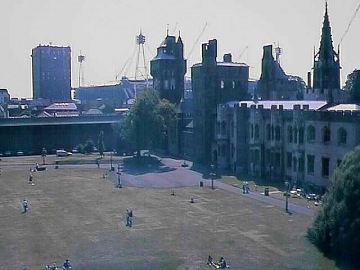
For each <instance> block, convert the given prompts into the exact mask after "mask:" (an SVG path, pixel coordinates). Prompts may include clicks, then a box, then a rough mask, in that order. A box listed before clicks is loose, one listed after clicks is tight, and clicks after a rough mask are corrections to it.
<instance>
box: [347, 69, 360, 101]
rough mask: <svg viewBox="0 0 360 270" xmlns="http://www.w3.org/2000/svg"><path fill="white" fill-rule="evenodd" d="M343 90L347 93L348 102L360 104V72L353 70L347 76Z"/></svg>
mask: <svg viewBox="0 0 360 270" xmlns="http://www.w3.org/2000/svg"><path fill="white" fill-rule="evenodd" d="M344 90H345V91H347V92H348V95H349V101H350V102H360V70H354V71H353V72H352V73H350V74H349V75H348V76H347V80H346V82H345V86H344Z"/></svg>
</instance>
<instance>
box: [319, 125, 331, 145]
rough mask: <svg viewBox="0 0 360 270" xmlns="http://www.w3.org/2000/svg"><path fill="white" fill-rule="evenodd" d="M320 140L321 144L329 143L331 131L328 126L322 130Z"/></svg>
mask: <svg viewBox="0 0 360 270" xmlns="http://www.w3.org/2000/svg"><path fill="white" fill-rule="evenodd" d="M321 133H322V140H323V143H329V142H330V139H331V131H330V128H329V127H328V126H325V127H323V128H322V132H321Z"/></svg>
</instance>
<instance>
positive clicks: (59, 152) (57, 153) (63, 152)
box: [56, 149, 72, 157]
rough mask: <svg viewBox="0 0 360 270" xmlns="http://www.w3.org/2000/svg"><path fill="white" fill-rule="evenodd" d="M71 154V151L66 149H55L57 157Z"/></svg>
mask: <svg viewBox="0 0 360 270" xmlns="http://www.w3.org/2000/svg"><path fill="white" fill-rule="evenodd" d="M71 155H72V153H71V152H67V151H65V150H62V149H59V150H56V156H57V157H67V156H71Z"/></svg>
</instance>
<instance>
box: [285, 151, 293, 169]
mask: <svg viewBox="0 0 360 270" xmlns="http://www.w3.org/2000/svg"><path fill="white" fill-rule="evenodd" d="M286 166H287V168H288V169H291V167H292V154H291V152H287V153H286Z"/></svg>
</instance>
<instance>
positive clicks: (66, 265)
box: [63, 259, 71, 270]
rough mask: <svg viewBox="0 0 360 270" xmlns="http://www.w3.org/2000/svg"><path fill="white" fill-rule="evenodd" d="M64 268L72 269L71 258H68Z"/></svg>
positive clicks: (66, 269)
mask: <svg viewBox="0 0 360 270" xmlns="http://www.w3.org/2000/svg"><path fill="white" fill-rule="evenodd" d="M63 269H64V270H70V269H71V263H70V261H69V259H66V260H65V261H64V265H63Z"/></svg>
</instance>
